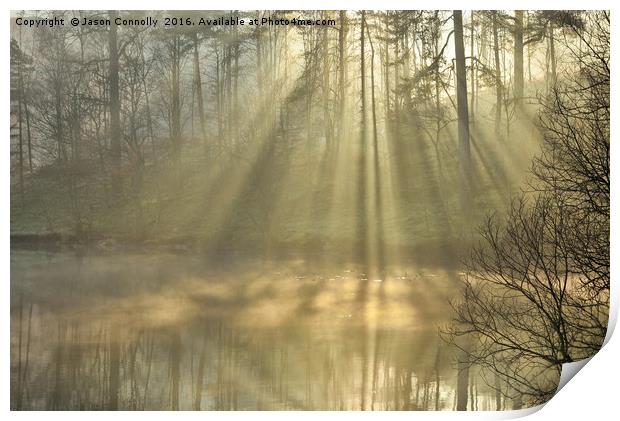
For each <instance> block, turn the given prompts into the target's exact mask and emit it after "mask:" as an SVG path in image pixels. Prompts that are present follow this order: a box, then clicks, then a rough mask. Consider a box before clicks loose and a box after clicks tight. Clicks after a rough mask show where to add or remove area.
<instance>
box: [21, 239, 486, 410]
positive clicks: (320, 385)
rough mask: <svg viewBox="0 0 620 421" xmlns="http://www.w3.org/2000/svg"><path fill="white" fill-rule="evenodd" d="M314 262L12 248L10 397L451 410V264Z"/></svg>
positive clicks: (477, 396) (28, 402) (476, 387)
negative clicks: (375, 270) (380, 269)
mask: <svg viewBox="0 0 620 421" xmlns="http://www.w3.org/2000/svg"><path fill="white" fill-rule="evenodd" d="M316 266H317V265H313V264H312V262H310V261H304V260H294V259H291V260H287V261H282V260H277V261H276V260H274V261H264V260H263V261H257V260H250V259H241V258H239V259H233V260H229V261H221V260H220V261H216V260H211V261H206V260H205V259H204V258H201V257H198V256H185V255H175V254H166V253H157V254H153V253H150V254H140V253H136V254H95V255H93V254H88V255H79V254H76V253H74V252H73V253H68V252H62V253H51V252H40V251H38V252H35V251H21V250H12V252H11V406H12V408H13V409H155V410H158V409H202V410H206V409H210V410H232V409H236V410H242V409H270V410H279V409H306V410H309V409H324V410H360V409H365V410H371V409H374V410H426V409H429V410H436V409H454V408H455V403H456V392H455V389H456V384H457V373H458V371H457V368H456V351H455V350H453V349H450V348H449V347H448V346H447V345H446V344H445V343H444V342H443V341H441V339H440V338H439V333H438V329H439V328H440V327H441V326H443V325H445V324H446V323H447V322H449V320H450V306H449V303H448V300H449V299H451V298H456V296H457V294H458V275H457V273H456V272H455V271H454V270H453V269H449V268H441V267H439V268H438V267H422V266H418V267H408V268H392V269H388V270H385V271H384V273H383V274H382V275H381V278H378V277H376V276H371V275H369V274H366V273H364V272H363V269H360V268H359V267H356V266H354V265H345V266H342V267H325V266H328V265H325V264H322V265H320V266H321V269H316ZM469 392H470V399H469V403H468V407H469V408H470V409H481V410H482V409H495V405H496V401H495V399H496V396H495V392H493V391H491V390H490V389H489V388H488V387H487V386H486V385H485V383H484V381H483V378H482V377H480V376H479V375H477V374H476V371H475V370H473V369H472V370H470V378H469Z"/></svg>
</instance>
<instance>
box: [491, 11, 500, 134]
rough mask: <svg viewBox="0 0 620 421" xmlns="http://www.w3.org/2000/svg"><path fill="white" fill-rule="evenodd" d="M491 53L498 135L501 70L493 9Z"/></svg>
mask: <svg viewBox="0 0 620 421" xmlns="http://www.w3.org/2000/svg"><path fill="white" fill-rule="evenodd" d="M492 13H493V53H494V55H495V136H497V138H498V139H499V137H500V125H501V122H502V70H501V64H500V61H499V40H498V38H499V37H498V34H497V11H493V12H492Z"/></svg>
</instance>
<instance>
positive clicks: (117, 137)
mask: <svg viewBox="0 0 620 421" xmlns="http://www.w3.org/2000/svg"><path fill="white" fill-rule="evenodd" d="M109 15H110V20H111V21H112V22H114V19H115V18H116V17H117V16H118V12H117V11H115V10H112V11H110V12H109ZM108 45H109V49H110V51H109V52H110V69H109V72H110V74H109V77H110V153H111V157H112V168H113V172H114V174H113V175H114V184H115V185H116V187H118V183H119V181H120V180H119V179H118V177H119V176H120V166H121V103H120V95H119V85H118V71H119V66H118V42H117V26H116V25H115V24H114V23H112V25H110V30H109V32H108Z"/></svg>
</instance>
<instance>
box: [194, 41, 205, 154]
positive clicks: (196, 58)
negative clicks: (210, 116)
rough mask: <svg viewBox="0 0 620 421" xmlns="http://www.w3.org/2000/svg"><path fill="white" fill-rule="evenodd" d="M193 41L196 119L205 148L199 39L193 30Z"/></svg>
mask: <svg viewBox="0 0 620 421" xmlns="http://www.w3.org/2000/svg"><path fill="white" fill-rule="evenodd" d="M192 35H193V41H194V83H195V84H196V100H197V102H198V114H199V116H198V120H199V121H200V131H201V134H202V141H203V143H204V145H205V150H206V141H207V128H206V125H205V107H204V101H203V97H202V80H201V76H200V57H199V54H198V49H199V40H198V33H197V32H194V33H193V34H192Z"/></svg>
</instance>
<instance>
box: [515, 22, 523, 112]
mask: <svg viewBox="0 0 620 421" xmlns="http://www.w3.org/2000/svg"><path fill="white" fill-rule="evenodd" d="M513 64H514V103H515V111H516V116H517V118H520V117H521V114H522V111H523V10H515V27H514V59H513Z"/></svg>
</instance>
